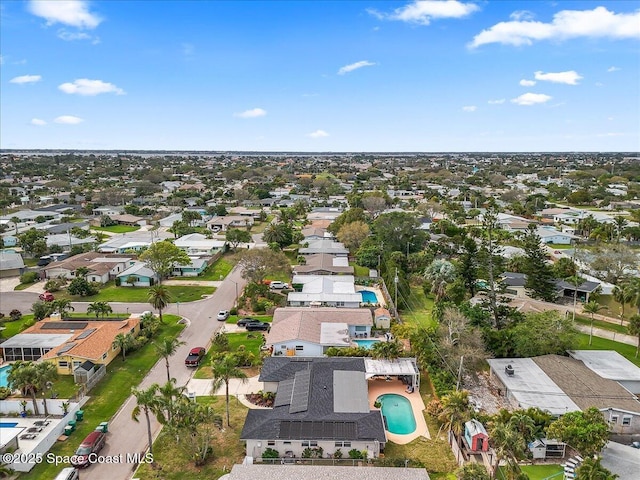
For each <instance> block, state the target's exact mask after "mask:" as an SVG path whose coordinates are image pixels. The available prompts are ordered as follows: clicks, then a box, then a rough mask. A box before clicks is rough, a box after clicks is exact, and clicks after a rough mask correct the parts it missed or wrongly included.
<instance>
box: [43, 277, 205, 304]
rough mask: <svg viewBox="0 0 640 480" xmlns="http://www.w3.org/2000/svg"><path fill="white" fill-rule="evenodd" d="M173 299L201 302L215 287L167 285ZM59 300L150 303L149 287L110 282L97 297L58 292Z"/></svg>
mask: <svg viewBox="0 0 640 480" xmlns="http://www.w3.org/2000/svg"><path fill="white" fill-rule="evenodd" d="M166 287H167V290H168V291H169V295H170V298H171V303H174V302H180V303H186V302H193V301H195V300H201V299H202V297H205V296H207V295H211V294H212V293H213V292H215V290H216V289H215V288H214V287H200V286H188V285H184V286H182V285H166ZM55 295H56V298H57V299H62V298H65V299H68V300H71V301H72V302H127V303H146V302H147V301H148V295H149V288H148V287H116V286H115V285H114V284H113V282H109V283H108V284H106V285H105V286H104V287H102V288H101V289H100V291H99V292H98V294H97V295H93V296H90V297H80V296H79V295H69V294H68V293H67V292H66V291H63V290H61V291H60V292H56V294H55Z"/></svg>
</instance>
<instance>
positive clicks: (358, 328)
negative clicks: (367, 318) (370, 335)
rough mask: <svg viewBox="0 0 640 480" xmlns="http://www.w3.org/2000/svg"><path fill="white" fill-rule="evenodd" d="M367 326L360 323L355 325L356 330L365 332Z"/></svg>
mask: <svg viewBox="0 0 640 480" xmlns="http://www.w3.org/2000/svg"><path fill="white" fill-rule="evenodd" d="M366 331H367V327H366V326H362V325H356V332H366Z"/></svg>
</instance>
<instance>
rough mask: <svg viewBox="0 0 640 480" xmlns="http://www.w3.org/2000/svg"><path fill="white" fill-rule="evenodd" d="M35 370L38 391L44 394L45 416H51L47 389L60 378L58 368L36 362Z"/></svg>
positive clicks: (50, 364)
mask: <svg viewBox="0 0 640 480" xmlns="http://www.w3.org/2000/svg"><path fill="white" fill-rule="evenodd" d="M34 369H35V373H36V375H35V378H36V383H37V386H38V390H40V392H42V397H43V399H44V402H43V404H44V414H45V416H48V415H49V410H48V408H47V399H46V398H45V395H46V391H47V387H48V386H49V385H50V384H51V382H53V381H55V380H56V379H57V378H58V370H57V368H56V366H55V365H54V364H53V363H51V362H36V363H35V364H34Z"/></svg>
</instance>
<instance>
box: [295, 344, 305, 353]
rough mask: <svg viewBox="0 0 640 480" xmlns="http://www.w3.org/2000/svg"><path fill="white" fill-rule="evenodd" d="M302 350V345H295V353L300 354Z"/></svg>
mask: <svg viewBox="0 0 640 480" xmlns="http://www.w3.org/2000/svg"><path fill="white" fill-rule="evenodd" d="M303 350H304V345H296V352H302V351H303Z"/></svg>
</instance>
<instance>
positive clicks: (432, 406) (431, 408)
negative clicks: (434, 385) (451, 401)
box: [426, 398, 442, 417]
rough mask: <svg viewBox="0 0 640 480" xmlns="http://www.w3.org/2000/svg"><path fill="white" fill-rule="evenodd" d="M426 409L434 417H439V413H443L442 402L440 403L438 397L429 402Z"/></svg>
mask: <svg viewBox="0 0 640 480" xmlns="http://www.w3.org/2000/svg"><path fill="white" fill-rule="evenodd" d="M426 411H427V414H429V415H431V416H432V417H437V416H438V415H440V414H441V413H442V404H441V403H440V400H438V399H437V398H435V399H433V400H431V401H430V402H429V403H428V404H427V408H426Z"/></svg>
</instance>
